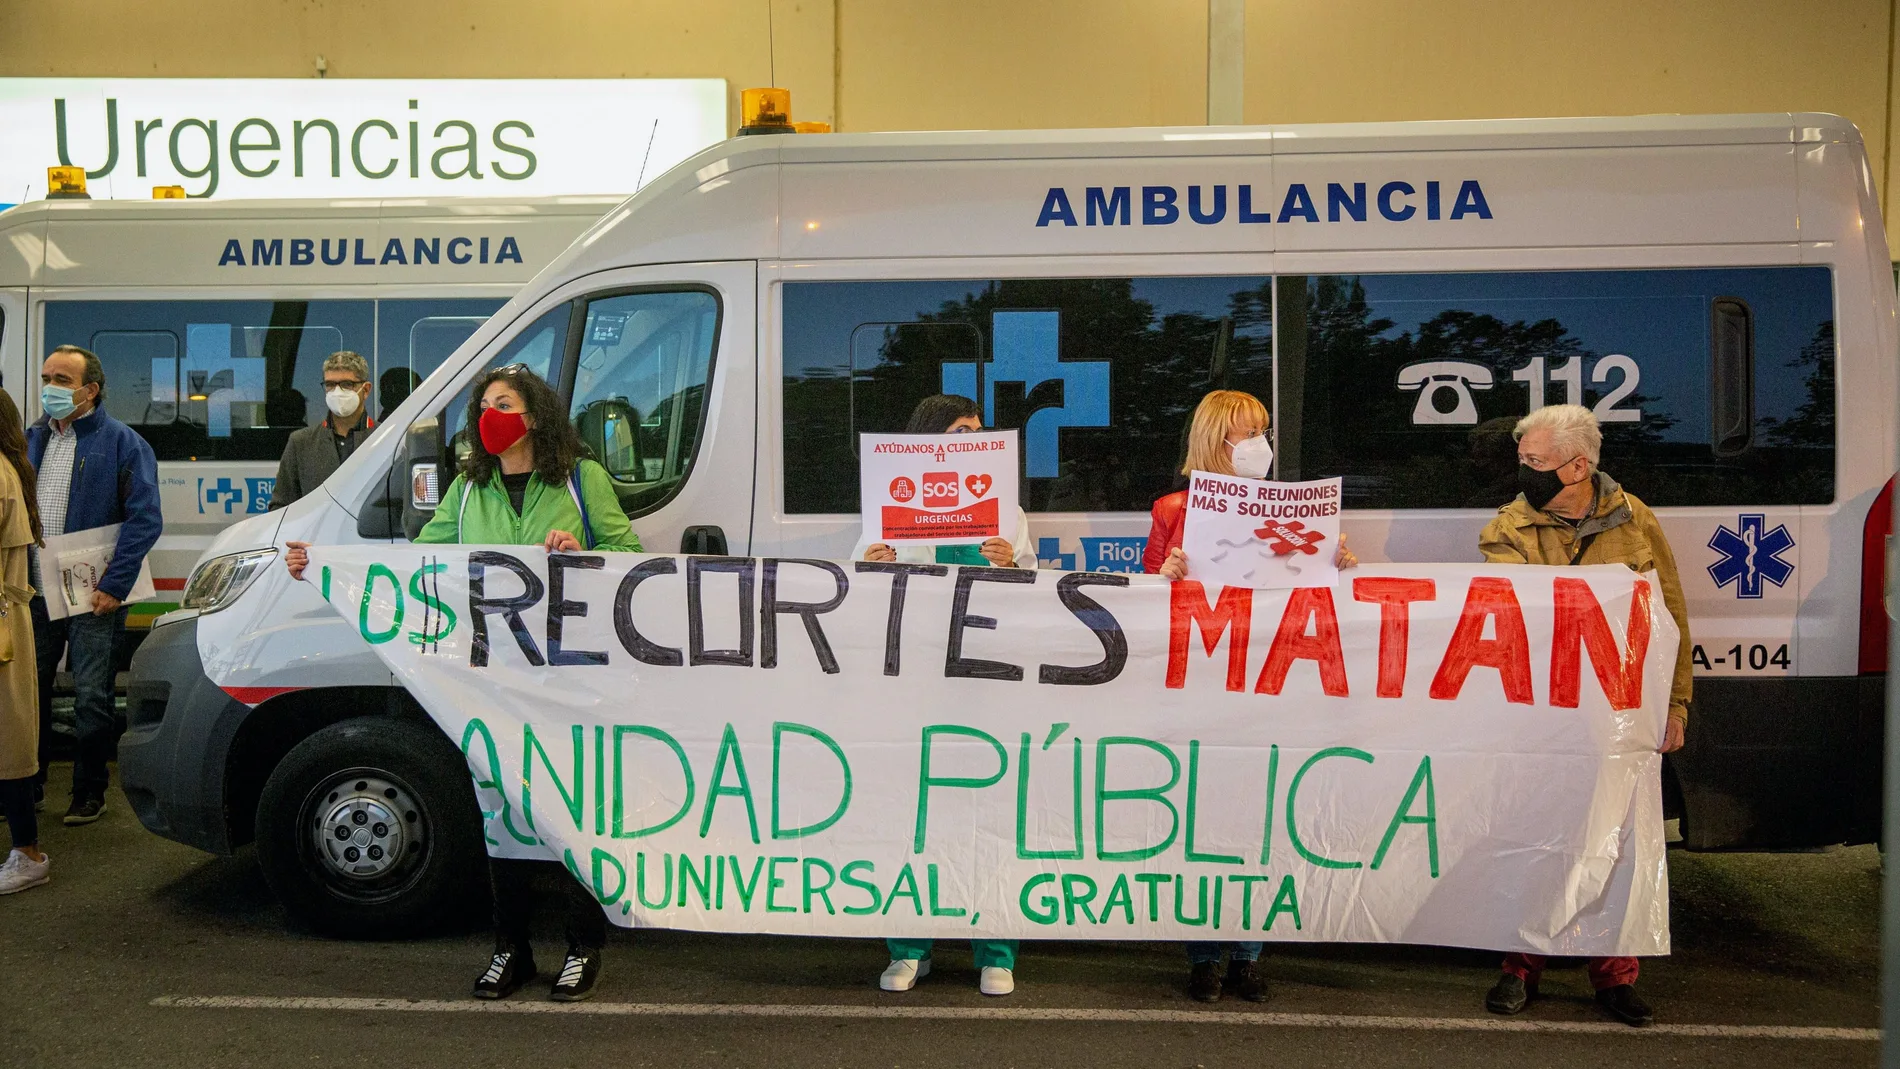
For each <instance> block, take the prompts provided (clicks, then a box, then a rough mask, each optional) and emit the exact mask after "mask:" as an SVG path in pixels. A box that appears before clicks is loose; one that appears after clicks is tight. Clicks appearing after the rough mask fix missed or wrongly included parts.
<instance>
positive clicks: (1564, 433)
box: [1511, 405, 1603, 468]
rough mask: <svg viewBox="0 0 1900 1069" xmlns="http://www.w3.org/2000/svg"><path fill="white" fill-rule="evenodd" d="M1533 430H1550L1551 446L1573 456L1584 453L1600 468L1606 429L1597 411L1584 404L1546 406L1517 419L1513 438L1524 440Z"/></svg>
mask: <svg viewBox="0 0 1900 1069" xmlns="http://www.w3.org/2000/svg"><path fill="white" fill-rule="evenodd" d="M1532 431H1549V432H1550V444H1551V447H1552V448H1554V449H1556V450H1557V451H1558V452H1559V453H1564V454H1568V455H1569V456H1573V457H1574V456H1581V457H1583V458H1585V459H1587V460H1589V461H1590V466H1591V467H1592V468H1594V467H1597V466H1598V463H1599V462H1600V461H1601V459H1602V456H1603V429H1602V428H1601V427H1599V426H1597V417H1596V414H1595V413H1593V412H1591V411H1590V410H1589V409H1587V408H1585V407H1583V406H1582V405H1545V406H1544V407H1542V408H1540V409H1538V410H1537V411H1535V412H1532V413H1531V414H1530V415H1528V416H1525V417H1524V418H1523V419H1520V420H1518V421H1517V427H1516V428H1515V429H1514V430H1512V431H1511V437H1513V438H1516V439H1517V440H1519V441H1523V439H1524V436H1525V435H1526V434H1529V433H1530V432H1532Z"/></svg>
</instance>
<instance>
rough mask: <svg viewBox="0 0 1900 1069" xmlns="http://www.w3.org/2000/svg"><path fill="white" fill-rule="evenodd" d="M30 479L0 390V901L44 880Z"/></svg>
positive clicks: (8, 399)
mask: <svg viewBox="0 0 1900 1069" xmlns="http://www.w3.org/2000/svg"><path fill="white" fill-rule="evenodd" d="M36 485H37V478H36V477H35V475H34V474H33V465H32V463H30V462H29V461H28V460H27V459H26V428H25V427H23V426H22V425H21V423H20V409H19V407H18V406H17V405H15V404H14V403H13V398H12V396H11V395H9V394H8V393H7V392H6V391H5V390H0V813H4V814H5V815H6V818H7V830H8V831H9V832H11V833H12V835H13V851H12V852H11V853H9V854H8V855H7V859H6V862H5V863H4V864H0V895H10V894H13V893H14V892H15V891H24V890H26V889H27V888H29V887H38V886H39V885H41V884H43V883H45V882H47V880H49V879H51V876H50V875H49V873H50V871H51V868H52V861H51V859H49V858H48V857H47V856H46V854H45V852H44V851H42V850H41V849H40V830H39V817H38V814H37V812H36V806H35V799H34V797H33V792H34V783H33V777H34V776H35V775H36V774H37V773H38V772H39V769H40V761H39V749H40V716H39V710H40V699H39V671H38V663H39V662H38V659H37V658H36V657H35V656H34V654H33V621H32V618H31V614H29V613H28V612H27V603H28V602H30V601H32V600H33V588H32V586H31V583H32V580H31V579H30V578H29V575H28V566H27V553H28V551H29V549H30V548H31V547H33V546H37V545H39V544H40V541H41V538H42V535H43V532H42V530H41V528H40V508H39V501H38V498H37V495H36V494H35V493H34V487H35V486H36Z"/></svg>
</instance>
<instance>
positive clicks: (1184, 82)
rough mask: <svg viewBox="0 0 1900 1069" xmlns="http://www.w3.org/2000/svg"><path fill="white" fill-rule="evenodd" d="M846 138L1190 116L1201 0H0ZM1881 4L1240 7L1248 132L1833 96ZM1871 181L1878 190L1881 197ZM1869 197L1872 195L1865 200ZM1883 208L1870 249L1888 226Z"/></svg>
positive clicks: (177, 44)
mask: <svg viewBox="0 0 1900 1069" xmlns="http://www.w3.org/2000/svg"><path fill="white" fill-rule="evenodd" d="M768 2H769V3H770V4H771V11H772V22H773V28H774V30H775V34H776V43H777V48H776V57H777V81H778V84H780V85H783V86H786V87H788V88H790V89H791V90H792V91H793V105H794V111H795V112H796V113H797V117H798V118H802V119H824V120H829V121H833V122H834V123H835V124H837V125H838V127H839V128H840V129H845V130H891V129H956V128H1004V127H1058V126H1126V125H1148V124H1196V123H1200V122H1203V121H1205V119H1206V114H1207V96H1206V94H1207V2H1206V0H564V2H558V3H555V2H535V0H526V2H524V0H405V2H402V3H389V2H385V0H84V2H82V3H79V4H54V3H28V2H25V0H0V76H20V75H114V76H128V77H139V76H143V77H218V76H234V77H235V76H243V77H286V78H295V77H313V76H314V75H315V73H316V66H315V65H316V58H317V57H318V56H319V55H320V56H322V57H323V58H324V60H325V61H326V63H327V64H328V68H329V76H330V77H333V78H374V77H420V78H451V77H455V78H469V77H483V78H513V77H543V78H545V77H586V78H614V77H694V76H696V77H709V76H710V77H719V78H724V79H726V81H727V83H728V84H729V86H730V88H731V91H732V109H731V110H732V115H731V118H732V119H733V120H734V121H735V123H736V119H737V101H738V90H739V89H740V88H743V87H745V86H751V85H764V84H767V83H768V82H769V81H770V80H771V78H772V67H771V65H770V60H771V56H772V49H770V48H769V47H768V44H767V24H766V10H767V4H768ZM1897 8H1900V0H1726V2H1723V0H1587V2H1581V0H1568V2H1564V3H1558V2H1556V0H1431V2H1418V0H1247V33H1246V40H1245V45H1244V47H1245V57H1246V92H1245V115H1246V118H1247V121H1248V122H1344V121H1354V120H1378V119H1424V118H1481V117H1495V116H1519V115H1578V114H1592V115H1615V114H1636V113H1650V112H1722V111H1793V110H1801V111H1831V112H1836V113H1839V114H1842V115H1845V116H1847V117H1848V118H1849V119H1852V120H1853V121H1854V122H1855V123H1857V124H1859V126H1860V128H1861V131H1862V133H1863V134H1864V135H1865V136H1866V138H1867V143H1868V151H1869V153H1870V155H1871V156H1872V159H1873V163H1874V169H1875V173H1876V175H1878V176H1880V177H1881V178H1882V179H1890V178H1891V179H1900V174H1896V168H1895V166H1894V161H1892V160H1891V159H1890V157H1891V153H1890V151H1889V149H1890V145H1891V134H1890V126H1891V121H1892V118H1893V116H1894V114H1895V112H1896V109H1897V108H1900V79H1896V78H1894V77H1893V74H1894V62H1893V55H1894V50H1893V48H1892V42H1893V33H1894V22H1895V16H1896V9H1897ZM1887 184H1889V183H1888V182H1887V181H1883V182H1882V185H1883V187H1884V186H1885V185H1887ZM1884 196H1885V194H1884V189H1883V199H1884ZM1897 214H1900V206H1896V211H1895V212H1890V213H1889V222H1888V235H1889V243H1890V244H1892V245H1895V246H1896V247H1900V240H1895V239H1896V237H1900V226H1896V225H1895V220H1894V216H1895V215H1897Z"/></svg>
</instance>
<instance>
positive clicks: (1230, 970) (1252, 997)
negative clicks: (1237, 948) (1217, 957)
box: [1222, 958, 1267, 1002]
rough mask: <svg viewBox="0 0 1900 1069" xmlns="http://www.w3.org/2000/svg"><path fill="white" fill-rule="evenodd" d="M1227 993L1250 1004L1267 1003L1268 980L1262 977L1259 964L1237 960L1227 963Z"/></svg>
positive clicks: (1225, 985)
mask: <svg viewBox="0 0 1900 1069" xmlns="http://www.w3.org/2000/svg"><path fill="white" fill-rule="evenodd" d="M1222 986H1224V987H1225V988H1226V989H1227V993H1228V994H1230V995H1233V996H1234V997H1236V998H1242V999H1246V1000H1247V1001H1248V1002H1265V1001H1267V978H1266V977H1264V976H1262V975H1260V966H1259V963H1257V962H1252V961H1245V960H1242V959H1240V958H1235V959H1233V960H1232V961H1229V962H1228V963H1227V980H1226V982H1225V984H1223V985H1222Z"/></svg>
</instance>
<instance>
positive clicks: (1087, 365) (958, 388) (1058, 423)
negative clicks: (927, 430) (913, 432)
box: [940, 312, 1109, 479]
mask: <svg viewBox="0 0 1900 1069" xmlns="http://www.w3.org/2000/svg"><path fill="white" fill-rule="evenodd" d="M1061 324H1062V313H1061V312H993V313H991V315H990V350H991V355H990V360H989V363H988V364H987V365H985V368H984V374H983V390H982V394H983V396H981V397H978V396H977V392H978V391H977V388H976V365H975V364H973V363H958V362H947V363H945V364H944V365H943V368H942V371H941V373H940V374H941V376H942V381H943V392H944V393H953V394H960V395H962V396H964V397H968V398H971V399H972V400H975V401H978V402H979V403H981V404H982V406H983V422H984V423H985V424H992V425H993V424H994V423H995V422H996V385H997V383H999V382H1015V383H1021V384H1022V387H1023V391H1024V393H1025V394H1028V393H1030V392H1033V391H1034V390H1035V389H1036V387H1038V386H1040V385H1042V384H1043V383H1045V382H1055V383H1057V384H1059V385H1060V386H1061V388H1062V403H1061V404H1057V405H1045V406H1043V407H1041V408H1038V409H1036V410H1035V411H1034V412H1031V413H1030V414H1029V419H1028V420H1027V421H1025V422H1024V424H1023V436H1022V445H1023V474H1024V475H1026V476H1028V477H1029V478H1031V479H1053V478H1055V477H1056V476H1058V475H1060V474H1061V473H1062V457H1061V438H1060V437H1059V432H1060V431H1061V429H1062V428H1064V427H1106V426H1108V425H1109V411H1108V408H1109V406H1108V361H1106V360H1064V359H1062V357H1061V348H1060V336H1061Z"/></svg>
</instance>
